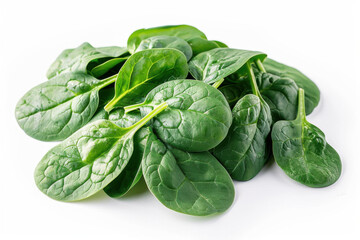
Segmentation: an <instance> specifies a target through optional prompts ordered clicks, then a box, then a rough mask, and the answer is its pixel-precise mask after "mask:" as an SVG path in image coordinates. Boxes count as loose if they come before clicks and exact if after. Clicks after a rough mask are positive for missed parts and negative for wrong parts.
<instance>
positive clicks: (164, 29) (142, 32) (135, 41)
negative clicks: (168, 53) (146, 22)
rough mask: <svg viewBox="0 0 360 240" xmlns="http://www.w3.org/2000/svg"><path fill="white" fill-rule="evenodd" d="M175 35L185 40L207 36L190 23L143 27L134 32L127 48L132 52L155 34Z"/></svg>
mask: <svg viewBox="0 0 360 240" xmlns="http://www.w3.org/2000/svg"><path fill="white" fill-rule="evenodd" d="M164 35H165V36H175V37H179V38H182V39H184V40H189V39H191V38H194V37H201V38H204V39H206V36H205V34H204V33H203V32H201V31H200V30H199V29H197V28H195V27H192V26H189V25H173V26H161V27H155V28H148V29H146V28H143V29H139V30H137V31H135V32H133V33H132V34H131V35H130V37H129V39H128V42H127V48H128V50H129V52H130V53H131V54H133V53H134V52H135V50H136V49H137V48H138V46H139V45H140V43H141V41H142V40H144V39H147V38H149V37H154V36H164Z"/></svg>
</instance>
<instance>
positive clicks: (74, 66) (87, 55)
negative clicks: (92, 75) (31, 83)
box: [46, 42, 127, 79]
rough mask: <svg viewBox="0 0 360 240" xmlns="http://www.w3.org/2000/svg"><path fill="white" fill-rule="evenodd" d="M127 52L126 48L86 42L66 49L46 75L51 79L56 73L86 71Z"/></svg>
mask: <svg viewBox="0 0 360 240" xmlns="http://www.w3.org/2000/svg"><path fill="white" fill-rule="evenodd" d="M126 53H127V49H126V48H121V47H104V48H94V47H93V46H91V45H90V44H89V43H87V42H85V43H83V44H81V45H80V46H79V47H77V48H74V49H66V50H64V51H63V52H62V53H61V54H60V55H59V56H58V57H57V59H56V60H55V62H54V63H52V64H51V66H50V68H49V70H48V72H47V74H46V76H47V78H48V79H51V78H53V77H55V76H56V75H59V74H61V73H66V72H75V71H79V72H84V73H86V72H87V71H90V70H91V69H92V68H93V67H95V66H96V65H98V64H100V63H102V62H104V61H106V60H109V59H110V58H114V57H119V56H121V55H123V54H126Z"/></svg>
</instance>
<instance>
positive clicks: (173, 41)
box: [136, 36, 193, 61]
mask: <svg viewBox="0 0 360 240" xmlns="http://www.w3.org/2000/svg"><path fill="white" fill-rule="evenodd" d="M153 48H173V49H177V50H179V51H180V52H182V53H183V54H184V55H185V56H186V59H187V60H188V61H189V60H190V58H191V57H192V55H193V53H192V50H191V47H190V45H189V44H188V43H187V42H186V41H185V40H183V39H181V38H178V37H174V36H154V37H150V38H147V39H144V40H142V41H141V43H140V45H139V47H138V48H137V49H136V52H139V51H143V50H146V49H153Z"/></svg>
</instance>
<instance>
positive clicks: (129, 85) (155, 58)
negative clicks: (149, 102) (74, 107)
mask: <svg viewBox="0 0 360 240" xmlns="http://www.w3.org/2000/svg"><path fill="white" fill-rule="evenodd" d="M187 74H188V66H187V61H186V58H185V56H184V54H182V53H181V52H180V51H178V50H175V49H148V50H144V51H141V52H137V53H135V54H133V55H132V56H131V57H130V58H129V59H128V60H127V61H126V63H125V64H124V66H123V67H122V68H121V70H120V72H119V74H118V77H117V80H116V83H115V96H114V98H113V100H111V102H110V103H109V104H107V105H106V107H105V109H106V110H107V111H110V110H112V109H113V108H115V107H124V106H128V105H131V104H134V103H138V102H141V101H142V100H143V99H144V97H145V96H146V94H147V93H148V92H150V90H151V89H153V88H154V87H156V86H157V85H159V84H161V83H163V82H166V81H169V80H173V79H179V78H185V77H186V76H187Z"/></svg>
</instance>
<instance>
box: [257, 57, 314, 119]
mask: <svg viewBox="0 0 360 240" xmlns="http://www.w3.org/2000/svg"><path fill="white" fill-rule="evenodd" d="M263 65H264V67H265V69H266V72H268V73H271V74H273V75H277V76H280V77H281V78H284V77H286V78H290V79H292V80H294V81H295V83H296V85H297V86H298V87H299V88H302V89H304V90H305V103H306V114H310V113H311V112H312V111H313V110H314V108H315V107H316V106H317V105H318V104H319V101H320V90H319V88H318V87H317V86H316V84H315V83H314V82H313V81H311V80H310V79H309V78H308V77H307V76H305V75H304V74H302V73H301V72H300V71H299V70H297V69H295V68H293V67H289V66H287V65H285V64H282V63H279V62H276V61H275V60H272V59H270V58H266V59H265V61H264V62H263Z"/></svg>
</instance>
